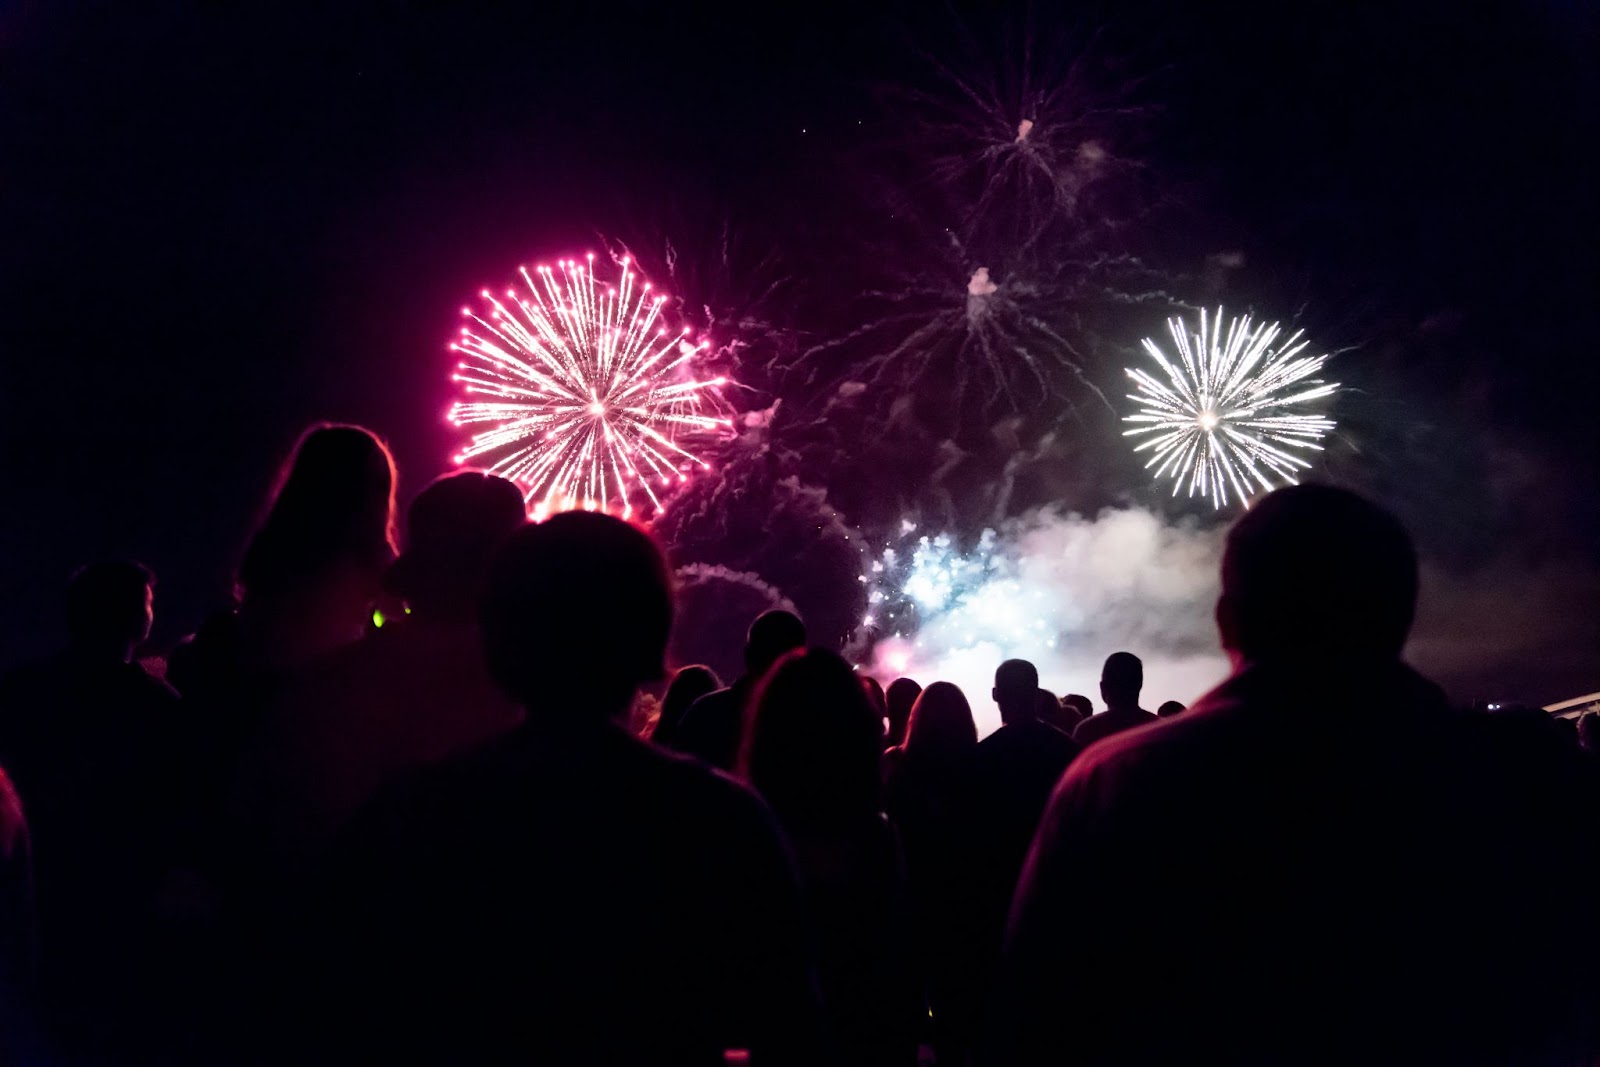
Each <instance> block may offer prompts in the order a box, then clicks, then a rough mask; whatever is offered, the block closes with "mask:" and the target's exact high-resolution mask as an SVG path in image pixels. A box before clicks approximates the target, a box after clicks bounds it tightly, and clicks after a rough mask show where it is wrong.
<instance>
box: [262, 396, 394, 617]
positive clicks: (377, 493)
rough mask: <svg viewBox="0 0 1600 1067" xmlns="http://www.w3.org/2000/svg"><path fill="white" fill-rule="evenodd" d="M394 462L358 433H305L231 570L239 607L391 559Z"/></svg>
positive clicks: (327, 428) (320, 429)
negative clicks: (338, 570)
mask: <svg viewBox="0 0 1600 1067" xmlns="http://www.w3.org/2000/svg"><path fill="white" fill-rule="evenodd" d="M394 483H395V471H394V458H393V457H392V456H390V455H389V449H388V448H387V447H386V446H385V445H384V443H383V442H382V441H380V440H378V438H377V437H375V436H373V435H372V434H371V433H370V432H368V431H367V430H364V429H362V428H361V427H359V426H338V425H332V424H324V425H320V426H313V427H312V428H311V429H309V430H307V431H306V432H305V434H304V435H303V436H302V437H301V438H300V441H299V443H298V444H297V445H296V446H295V450H294V454H293V455H292V456H291V457H290V459H289V462H288V464H287V465H286V466H285V467H284V469H283V472H282V474H281V475H280V476H279V480H278V485H277V487H276V489H274V491H273V493H272V497H271V502H270V504H269V505H268V507H267V513H266V516H265V518H263V519H262V520H261V525H260V526H258V527H257V528H256V531H255V534H254V535H253V536H252V537H251V538H250V543H249V545H248V546H246V548H245V551H244V557H243V559H242V560H240V563H239V572H238V576H237V586H238V590H237V591H238V594H239V598H240V600H241V601H248V600H251V599H254V598H261V597H266V598H272V597H275V596H281V595H283V594H285V593H287V592H289V591H291V590H293V589H296V588H301V587H304V586H306V585H308V584H312V583H316V582H318V581H321V580H324V579H326V577H327V576H328V574H329V572H330V571H331V570H332V569H333V568H335V567H337V566H339V565H341V564H355V565H357V566H360V567H364V568H371V569H372V570H373V572H374V573H376V571H377V569H378V568H380V567H382V566H384V565H386V564H387V563H388V562H389V561H390V560H391V559H393V558H394V545H395V537H394Z"/></svg>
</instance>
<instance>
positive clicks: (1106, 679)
mask: <svg viewBox="0 0 1600 1067" xmlns="http://www.w3.org/2000/svg"><path fill="white" fill-rule="evenodd" d="M1143 688H1144V664H1143V663H1141V662H1140V661H1139V657H1138V656H1135V655H1134V654H1133V653H1132V652H1113V653H1111V655H1109V656H1107V657H1106V665H1105V666H1104V667H1102V668H1101V669H1100V699H1101V700H1103V701H1105V702H1106V710H1107V711H1116V710H1118V709H1120V708H1136V707H1138V706H1139V690H1141V689H1143Z"/></svg>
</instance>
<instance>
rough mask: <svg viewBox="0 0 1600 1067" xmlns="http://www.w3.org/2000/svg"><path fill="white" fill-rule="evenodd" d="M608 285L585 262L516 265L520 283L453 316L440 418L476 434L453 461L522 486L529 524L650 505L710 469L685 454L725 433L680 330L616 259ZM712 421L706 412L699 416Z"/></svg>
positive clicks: (715, 399)
mask: <svg viewBox="0 0 1600 1067" xmlns="http://www.w3.org/2000/svg"><path fill="white" fill-rule="evenodd" d="M618 267H619V276H618V278H617V279H616V281H615V282H614V283H609V282H602V281H601V280H599V279H598V278H597V277H596V275H595V270H594V257H593V256H592V255H591V256H590V257H589V258H588V260H587V262H584V263H580V262H578V261H577V260H571V259H566V260H561V261H559V262H558V263H557V264H556V266H555V267H554V268H550V267H545V266H540V267H537V268H535V269H534V271H533V272H532V273H530V272H529V271H528V269H527V268H526V267H524V268H522V269H521V272H520V273H521V278H522V281H523V283H524V286H525V288H524V289H522V290H518V289H516V288H510V289H507V290H506V291H505V295H504V298H503V299H502V298H501V297H497V296H495V295H494V294H492V293H491V292H490V291H489V290H487V289H485V290H484V291H483V293H482V296H483V301H484V305H485V308H484V310H483V311H482V312H481V313H480V312H479V311H474V310H473V309H472V308H470V307H468V308H463V309H462V314H463V315H465V316H466V317H467V318H468V319H470V320H471V323H472V324H474V325H467V326H463V327H462V329H461V336H460V338H459V339H458V340H457V341H456V342H454V343H453V344H452V345H451V346H450V347H451V348H452V349H453V350H454V351H456V352H459V353H461V355H462V357H463V358H462V360H461V362H460V363H459V364H458V366H457V370H456V373H455V374H454V376H453V377H454V380H455V381H456V382H457V383H459V388H460V391H461V393H462V394H464V395H465V396H466V397H469V398H471V399H466V400H461V401H458V402H457V403H456V404H455V405H454V406H453V407H452V408H451V410H450V415H449V418H450V421H451V422H452V423H454V424H455V425H457V426H468V427H479V426H482V427H484V428H483V429H479V430H476V432H474V433H473V436H472V439H471V441H470V442H469V443H468V444H467V446H466V447H465V448H463V449H462V450H461V452H460V453H459V454H458V455H457V456H456V457H455V461H456V462H457V463H468V462H475V461H476V462H481V463H483V465H484V466H486V468H487V469H488V470H491V471H493V472H494V473H496V474H499V475H502V476H504V477H506V478H509V479H511V480H512V481H515V482H517V483H519V484H520V485H522V486H523V487H524V495H525V498H526V499H527V501H528V504H529V507H530V510H531V512H532V514H533V515H534V517H535V518H541V517H543V516H544V515H547V514H549V513H550V512H552V511H560V510H565V509H571V508H585V509H588V510H595V509H599V510H603V511H616V512H618V513H620V514H621V515H622V516H623V517H630V516H631V515H632V514H633V512H634V505H635V503H639V504H643V503H644V502H645V501H648V504H649V506H650V507H651V508H652V509H654V510H659V509H660V508H661V502H662V496H663V495H664V494H665V493H667V492H668V491H669V490H671V489H672V488H674V487H676V486H677V485H679V484H681V483H683V482H686V481H687V480H688V476H689V473H690V472H691V471H695V470H705V469H709V467H710V463H709V462H708V461H707V460H705V459H704V458H702V457H701V456H700V455H699V454H697V453H696V452H694V451H692V450H691V449H692V448H693V447H694V446H695V445H696V444H697V443H702V442H707V441H715V440H716V439H718V438H719V437H722V436H725V435H726V434H727V433H729V432H730V422H729V420H728V419H727V418H725V417H722V416H721V414H720V413H721V412H722V410H723V404H722V400H721V396H720V394H719V392H718V388H719V387H720V386H722V385H724V384H725V382H726V379H724V378H720V377H717V378H706V379H698V378H696V377H694V375H693V368H694V364H695V362H696V359H697V357H699V356H700V354H701V353H703V352H704V351H705V350H706V348H707V345H706V344H705V343H704V342H701V343H699V344H696V343H694V342H693V341H692V340H691V339H690V331H689V330H688V329H687V328H683V329H681V330H674V329H672V328H669V326H668V325H667V323H666V322H665V321H664V320H665V315H664V312H663V305H664V304H665V298H664V297H662V296H660V295H657V294H653V293H652V292H651V287H650V284H649V283H648V282H646V281H643V279H641V278H640V277H639V275H638V274H637V273H636V272H635V271H634V270H633V269H632V267H631V266H630V265H629V260H628V259H627V258H623V259H621V260H620V261H619V263H618ZM711 412H717V413H718V414H715V415H714V414H711Z"/></svg>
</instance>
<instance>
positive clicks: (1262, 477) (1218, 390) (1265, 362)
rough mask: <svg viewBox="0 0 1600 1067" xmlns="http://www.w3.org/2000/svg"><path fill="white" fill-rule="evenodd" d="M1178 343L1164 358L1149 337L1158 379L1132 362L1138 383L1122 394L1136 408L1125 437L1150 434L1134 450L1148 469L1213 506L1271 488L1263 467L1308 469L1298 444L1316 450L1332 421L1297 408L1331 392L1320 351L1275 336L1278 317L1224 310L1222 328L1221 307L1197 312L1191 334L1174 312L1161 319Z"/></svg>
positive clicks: (1292, 473) (1290, 477)
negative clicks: (1261, 321) (1321, 375)
mask: <svg viewBox="0 0 1600 1067" xmlns="http://www.w3.org/2000/svg"><path fill="white" fill-rule="evenodd" d="M1167 327H1168V330H1169V331H1170V332H1171V334H1172V340H1173V343H1174V344H1175V345H1176V349H1177V359H1176V360H1174V359H1171V358H1169V357H1168V356H1167V355H1166V354H1165V353H1163V352H1162V351H1161V348H1160V347H1159V346H1158V345H1157V344H1156V343H1155V342H1154V341H1152V340H1151V339H1149V338H1145V340H1144V349H1145V351H1146V352H1147V353H1149V355H1150V357H1151V358H1152V359H1154V360H1155V361H1156V363H1157V364H1158V365H1159V366H1160V367H1161V370H1162V372H1163V374H1164V375H1165V377H1166V380H1165V381H1162V380H1161V379H1159V378H1157V377H1156V376H1154V375H1152V374H1150V373H1147V372H1146V371H1144V370H1141V369H1138V368H1132V367H1130V368H1129V369H1128V377H1130V378H1131V379H1133V382H1134V386H1135V388H1136V390H1137V392H1135V393H1131V394H1129V396H1128V399H1130V400H1133V401H1135V402H1136V403H1138V404H1139V405H1140V410H1139V411H1138V412H1137V413H1136V414H1133V415H1129V416H1127V417H1126V418H1125V419H1124V420H1123V421H1125V422H1131V423H1138V424H1140V425H1138V426H1136V427H1135V428H1134V429H1131V430H1125V431H1124V435H1125V436H1129V437H1132V436H1138V435H1144V434H1151V435H1153V436H1151V437H1150V438H1149V439H1148V440H1146V441H1145V442H1144V443H1142V444H1140V445H1139V446H1137V447H1136V448H1135V449H1134V451H1135V452H1147V451H1148V452H1151V453H1152V456H1151V458H1150V461H1149V462H1148V463H1146V464H1145V467H1146V469H1149V468H1152V467H1154V468H1155V474H1156V477H1157V478H1160V477H1164V476H1170V477H1171V478H1172V482H1173V486H1172V492H1173V495H1174V496H1176V495H1177V493H1178V491H1179V490H1180V489H1183V488H1184V487H1185V486H1187V488H1188V494H1189V495H1190V496H1194V495H1195V494H1196V493H1198V494H1199V495H1201V496H1203V497H1209V498H1210V500H1211V503H1212V506H1213V507H1215V508H1217V509H1219V510H1220V509H1221V508H1222V507H1223V506H1224V505H1226V504H1227V503H1228V502H1229V500H1230V494H1231V496H1236V497H1237V498H1238V499H1239V501H1240V502H1241V503H1245V504H1248V503H1249V500H1250V497H1251V496H1252V495H1254V494H1255V493H1256V492H1257V491H1270V490H1271V489H1272V488H1273V482H1272V478H1271V476H1274V475H1275V476H1277V477H1278V478H1281V479H1282V480H1283V481H1284V482H1287V483H1293V482H1296V481H1298V478H1297V474H1298V472H1300V471H1303V470H1309V469H1310V468H1311V464H1310V462H1308V461H1307V460H1306V459H1305V458H1303V456H1302V455H1300V454H1297V452H1296V451H1289V450H1290V449H1293V450H1297V451H1298V452H1302V453H1303V452H1308V451H1321V449H1322V446H1321V445H1319V444H1318V443H1317V442H1318V441H1319V440H1321V439H1322V437H1323V436H1324V435H1325V434H1327V433H1328V431H1330V430H1332V429H1333V426H1334V424H1333V420H1332V419H1330V418H1328V417H1327V416H1325V415H1319V414H1311V413H1307V412H1305V411H1303V410H1301V405H1304V404H1306V403H1308V402H1310V401H1313V400H1320V399H1323V398H1325V397H1329V396H1332V395H1333V393H1334V391H1335V390H1336V389H1337V388H1338V383H1336V382H1324V381H1322V380H1321V379H1318V378H1315V377H1313V375H1315V374H1317V373H1318V372H1319V371H1320V370H1321V369H1322V366H1323V364H1324V363H1326V362H1327V359H1328V357H1327V356H1326V355H1320V356H1307V355H1302V354H1301V353H1302V352H1304V351H1305V349H1306V347H1307V345H1308V344H1309V342H1307V341H1305V340H1303V339H1302V337H1301V333H1300V332H1299V331H1296V332H1295V333H1294V334H1293V335H1292V336H1290V337H1288V338H1286V339H1285V340H1284V341H1283V342H1282V344H1279V343H1278V337H1279V335H1280V333H1281V332H1282V331H1281V330H1280V329H1279V327H1278V324H1277V323H1272V324H1271V325H1270V326H1264V325H1258V324H1255V323H1252V322H1251V320H1250V316H1248V315H1245V316H1243V317H1236V318H1234V319H1232V320H1231V321H1230V322H1229V323H1228V325H1227V329H1226V331H1224V329H1223V312H1222V309H1221V308H1218V309H1217V311H1216V314H1215V315H1208V314H1207V313H1206V312H1205V311H1204V310H1202V311H1201V312H1200V328H1199V331H1198V332H1197V333H1190V332H1189V331H1188V328H1187V327H1186V326H1185V324H1184V321H1183V320H1182V319H1181V318H1173V319H1169V320H1168V322H1167Z"/></svg>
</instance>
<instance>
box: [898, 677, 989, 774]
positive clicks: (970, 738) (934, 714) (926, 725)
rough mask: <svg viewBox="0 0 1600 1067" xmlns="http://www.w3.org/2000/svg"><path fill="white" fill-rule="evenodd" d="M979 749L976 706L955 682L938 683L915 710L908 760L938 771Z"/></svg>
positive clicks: (908, 731)
mask: <svg viewBox="0 0 1600 1067" xmlns="http://www.w3.org/2000/svg"><path fill="white" fill-rule="evenodd" d="M977 745H978V727H977V725H976V724H975V723H974V722H973V721H972V705H970V704H968V703H967V696H966V694H965V693H963V692H962V691H961V689H960V688H959V687H958V686H956V685H954V684H953V683H951V682H934V683H933V684H932V685H930V686H928V688H926V689H924V690H923V691H922V693H921V695H919V696H918V697H917V702H916V703H915V704H914V705H912V708H911V722H910V724H909V725H908V726H907V728H906V758H907V759H909V760H911V761H912V762H913V763H917V764H922V765H932V766H934V767H943V766H952V765H954V764H956V763H958V762H960V760H961V759H962V758H963V757H965V756H966V755H968V754H969V753H970V752H971V751H972V750H973V749H974V748H976V747H977Z"/></svg>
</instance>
